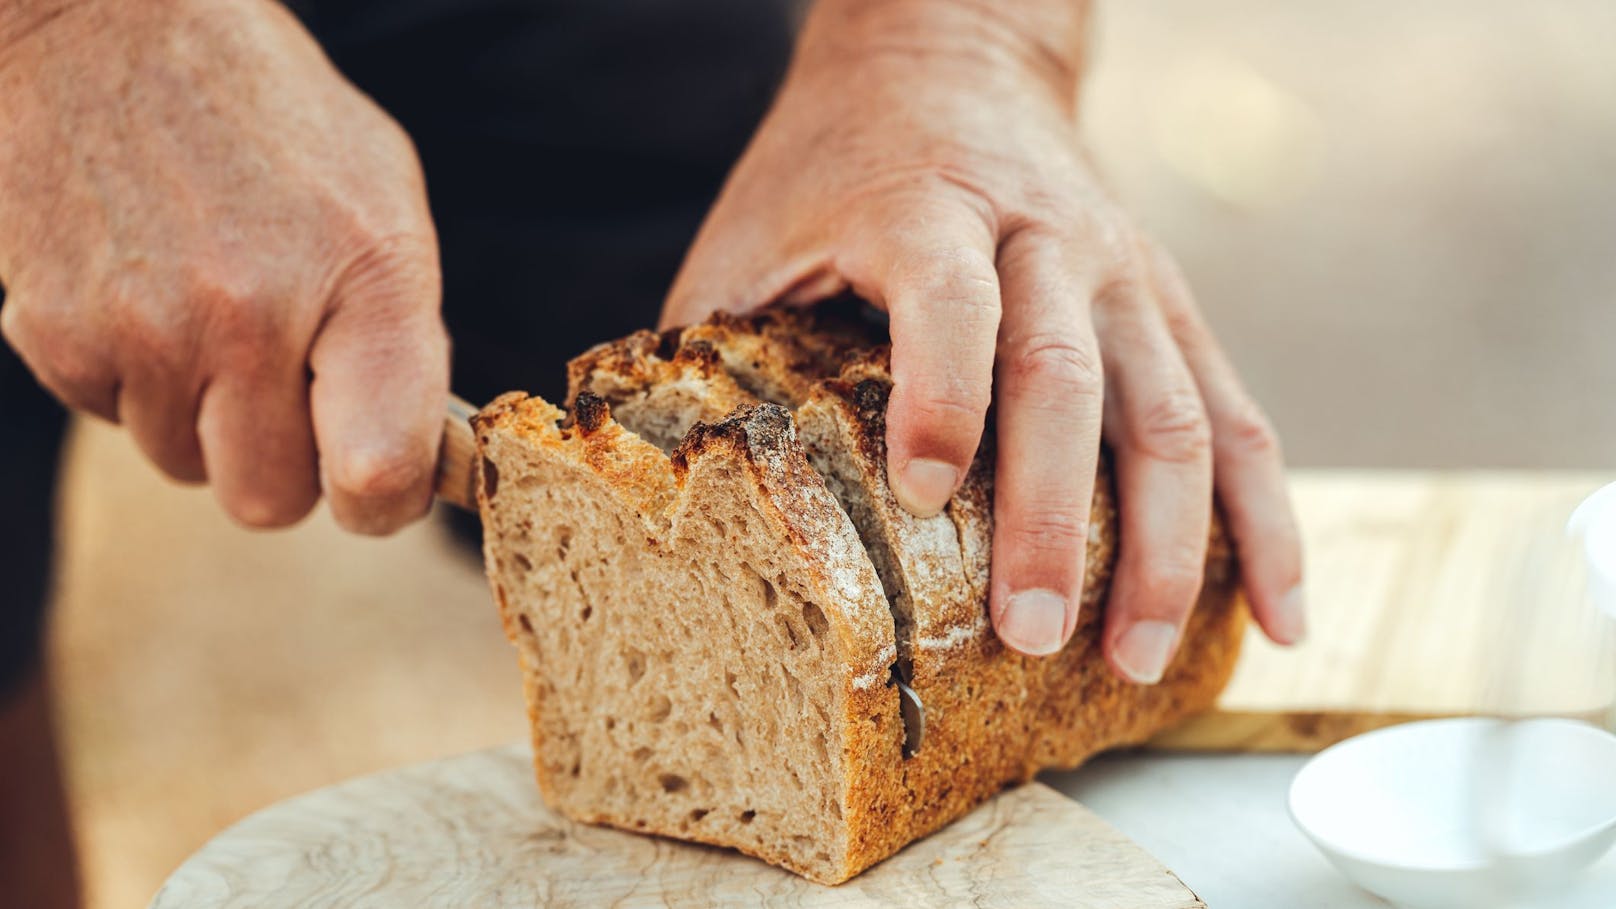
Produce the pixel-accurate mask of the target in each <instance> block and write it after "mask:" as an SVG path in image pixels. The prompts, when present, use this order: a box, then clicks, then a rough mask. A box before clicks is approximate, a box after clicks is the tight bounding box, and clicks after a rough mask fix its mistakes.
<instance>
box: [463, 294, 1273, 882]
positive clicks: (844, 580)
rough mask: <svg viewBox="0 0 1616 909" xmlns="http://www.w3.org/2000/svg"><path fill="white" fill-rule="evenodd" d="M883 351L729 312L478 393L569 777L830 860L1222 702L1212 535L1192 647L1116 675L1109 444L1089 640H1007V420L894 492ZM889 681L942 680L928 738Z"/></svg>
mask: <svg viewBox="0 0 1616 909" xmlns="http://www.w3.org/2000/svg"><path fill="white" fill-rule="evenodd" d="M886 362H887V360H886V349H885V347H884V338H883V337H882V336H881V332H880V330H879V329H878V328H877V327H875V326H872V325H869V324H867V323H864V322H862V321H861V320H859V319H858V318H856V317H855V316H853V315H852V314H851V313H850V312H848V311H838V310H834V309H830V308H824V307H822V308H820V309H817V310H786V309H777V310H770V311H766V312H765V313H763V314H760V315H758V316H754V317H751V318H747V319H736V318H730V317H716V318H714V319H713V320H711V321H709V322H707V323H705V324H703V325H698V326H693V327H690V328H687V329H684V330H683V331H676V332H669V333H665V334H663V335H655V334H652V333H649V332H642V333H639V334H636V335H634V336H631V337H629V338H627V339H624V340H622V341H619V342H614V343H612V344H607V345H603V346H601V347H597V348H596V349H594V350H592V351H590V352H588V353H587V354H585V355H583V356H581V357H579V358H578V359H577V360H575V361H574V362H573V363H572V364H571V367H570V369H569V383H570V392H569V411H568V412H566V413H564V412H563V411H561V410H559V409H557V408H555V407H552V406H551V405H549V404H547V403H545V402H543V401H540V400H538V399H533V398H527V397H525V396H523V395H520V394H513V395H506V396H504V397H502V398H500V399H499V400H497V401H495V402H494V403H493V404H491V405H490V406H489V407H488V408H486V409H485V410H484V411H483V412H482V413H481V414H480V415H479V416H478V417H477V418H476V419H475V421H474V424H475V428H476V433H477V438H478V445H479V449H480V451H481V453H482V459H481V467H480V473H481V482H480V488H479V500H480V505H481V509H482V513H483V518H484V524H485V528H486V530H487V544H486V557H487V564H488V571H489V577H490V580H491V582H492V584H493V588H494V593H495V597H496V599H497V600H498V602H499V605H500V610H501V615H502V616H503V620H504V623H505V629H506V632H507V634H508V635H509V636H510V638H511V639H512V641H513V642H515V643H516V645H517V648H518V651H519V653H520V658H521V661H522V668H523V676H524V679H525V680H526V686H527V696H528V706H529V713H530V717H531V720H532V725H533V733H534V750H535V756H536V762H537V770H538V777H539V782H540V786H541V788H542V790H543V792H544V794H545V797H546V798H547V799H548V800H549V801H550V802H551V803H552V804H554V805H555V806H557V807H558V808H560V809H561V810H562V811H564V812H565V813H567V814H568V815H569V816H572V817H574V818H578V819H582V820H586V821H593V822H602V823H608V824H611V825H614V826H618V827H624V828H627V829H632V830H644V831H647V832H653V833H659V834H663V835H667V836H674V837H678V838H681V839H691V840H699V841H702V842H709V843H715V844H718V845H724V846H732V847H735V848H738V849H740V850H742V851H745V852H748V853H750V854H753V855H756V856H758V857H760V858H763V859H764V860H766V861H770V862H773V863H775V864H778V865H781V866H783V867H786V868H789V869H791V870H793V871H796V872H798V873H800V874H803V875H805V876H807V877H809V878H812V879H814V880H818V881H822V882H827V883H834V882H838V881H841V880H845V879H846V878H848V877H850V876H852V875H854V874H856V873H858V871H860V870H862V869H863V868H865V867H867V866H869V865H870V864H872V863H874V862H876V861H879V860H880V859H882V858H884V857H886V856H887V855H890V854H891V853H893V852H895V851H897V850H898V849H900V848H902V846H903V845H904V844H905V843H908V842H909V841H911V840H913V839H915V838H917V837H919V836H923V835H925V834H926V833H929V832H930V831H932V830H935V829H937V828H938V827H940V826H941V825H943V824H945V823H947V822H948V821H949V820H951V819H953V818H955V817H957V816H959V815H960V814H963V813H964V812H965V811H967V810H969V809H970V808H971V807H972V806H974V805H975V804H977V803H979V802H980V801H982V800H983V799H985V798H987V797H988V796H990V795H992V794H993V793H994V792H996V791H997V790H998V789H1000V788H1002V787H1003V786H1005V785H1006V784H1009V783H1013V782H1016V781H1019V780H1023V779H1026V778H1028V777H1029V776H1031V775H1032V774H1033V773H1035V772H1036V771H1037V770H1039V769H1040V768H1043V767H1051V766H1060V767H1067V766H1073V765H1075V764H1077V763H1078V762H1080V761H1082V760H1083V759H1084V758H1086V757H1088V756H1089V755H1091V754H1093V753H1095V752H1096V751H1099V750H1101V749H1104V748H1107V747H1112V746H1115V745H1119V744H1124V743H1132V742H1137V741H1140V740H1142V739H1143V738H1145V737H1147V736H1148V735H1149V734H1150V733H1152V732H1153V731H1155V730H1157V729H1160V728H1162V727H1163V726H1166V725H1169V724H1171V723H1173V722H1175V721H1177V720H1178V719H1181V718H1182V717H1184V716H1186V715H1188V714H1189V713H1191V712H1194V711H1196V710H1200V709H1204V708H1205V707H1207V706H1209V705H1210V703H1211V701H1212V699H1213V697H1215V695H1216V693H1217V691H1218V690H1219V689H1220V688H1221V687H1222V685H1223V683H1224V682H1225V681H1226V679H1227V677H1228V675H1229V673H1230V671H1231V670H1232V668H1233V664H1234V659H1235V655H1236V652H1237V648H1238V642H1239V639H1240V634H1241V631H1242V628H1243V624H1244V616H1243V609H1242V608H1241V606H1240V603H1239V597H1238V592H1237V582H1236V578H1235V575H1234V570H1233V562H1232V558H1231V553H1230V551H1229V547H1228V545H1227V543H1226V542H1225V541H1224V538H1223V536H1222V534H1221V532H1218V531H1216V530H1215V531H1214V537H1213V540H1212V542H1211V546H1210V554H1209V558H1208V564H1207V583H1206V585H1205V587H1204V588H1203V592H1202V596H1201V599H1200V602H1199V604H1198V606H1197V608H1196V611H1195V615H1194V617H1193V619H1192V621H1191V624H1190V628H1189V630H1188V631H1187V633H1186V636H1185V645H1184V648H1183V651H1182V654H1181V656H1180V657H1179V658H1178V659H1177V660H1175V662H1174V664H1173V665H1172V666H1171V667H1170V668H1169V670H1168V673H1167V676H1166V677H1165V678H1164V680H1163V681H1162V682H1161V683H1160V684H1158V685H1155V686H1137V685H1132V684H1129V683H1126V682H1123V681H1122V680H1120V679H1118V678H1116V677H1115V676H1114V675H1113V674H1112V673H1110V672H1109V670H1108V669H1107V668H1106V666H1105V664H1104V662H1103V660H1102V658H1101V656H1100V653H1099V641H1098V638H1099V627H1100V625H1099V617H1100V616H1099V613H1100V607H1101V605H1102V603H1103V600H1104V595H1105V590H1106V587H1107V583H1108V581H1109V577H1110V571H1111V566H1112V563H1113V561H1114V549H1115V541H1116V534H1117V523H1116V509H1115V507H1114V504H1113V501H1112V499H1113V496H1112V491H1111V484H1110V481H1109V478H1108V476H1107V475H1106V474H1105V472H1104V470H1103V469H1102V476H1101V477H1100V482H1098V483H1097V485H1096V488H1097V491H1096V495H1095V500H1094V503H1093V510H1092V517H1091V521H1092V525H1093V527H1092V532H1091V534H1090V543H1089V553H1088V566H1089V576H1088V579H1087V581H1086V584H1085V589H1084V597H1083V600H1084V603H1083V607H1084V608H1083V615H1082V617H1081V618H1080V621H1079V625H1078V628H1077V631H1076V634H1075V635H1074V638H1073V639H1072V641H1071V642H1070V643H1069V644H1068V646H1067V647H1066V648H1065V649H1064V650H1063V651H1062V652H1061V653H1060V654H1058V655H1056V656H1054V657H1049V658H1045V659H1033V658H1027V657H1023V656H1021V655H1019V654H1016V653H1014V652H1011V651H1009V650H1007V649H1005V648H1004V647H1003V646H1002V645H1001V644H1000V643H999V642H998V639H997V638H996V637H995V636H994V635H993V633H992V631H991V629H990V628H989V626H988V623H987V613H986V602H987V589H988V587H987V580H988V568H989V566H988V553H989V547H990V543H991V537H992V525H991V501H992V499H991V497H992V491H991V469H990V465H991V463H992V459H991V451H990V448H991V436H990V437H989V441H988V442H987V443H986V444H985V445H984V450H983V452H980V453H979V455H978V457H977V460H976V463H975V465H973V469H972V471H971V474H970V477H969V479H968V482H967V483H966V484H965V486H964V488H963V489H962V490H961V491H960V493H959V494H957V495H956V496H955V498H954V500H953V501H952V502H951V503H950V505H949V507H948V508H947V509H946V510H945V512H944V513H943V514H941V515H938V516H936V517H932V518H917V517H915V516H913V515H910V514H909V513H907V512H905V511H903V510H902V509H901V508H899V507H898V505H897V503H896V502H895V500H894V499H893V496H892V493H891V491H890V490H889V489H888V488H887V486H886V471H885V450H884V444H885V443H884V435H885V429H884V423H883V414H884V412H885V405H886V398H887V394H888V392H889V391H890V379H889V377H888V371H887V367H886ZM899 682H902V683H904V684H905V685H907V686H909V687H910V688H912V690H913V691H914V692H915V694H916V695H917V696H918V698H919V700H920V702H921V703H922V704H923V705H924V712H925V734H924V738H923V739H922V740H920V741H918V742H917V741H914V740H913V739H915V738H918V736H917V735H916V734H915V730H914V729H913V723H911V729H910V730H909V732H908V733H906V730H905V724H904V721H903V715H902V709H901V705H900V698H899V696H898V691H899V690H900V689H899V685H898V683H899ZM906 735H907V738H908V739H909V740H908V741H906Z"/></svg>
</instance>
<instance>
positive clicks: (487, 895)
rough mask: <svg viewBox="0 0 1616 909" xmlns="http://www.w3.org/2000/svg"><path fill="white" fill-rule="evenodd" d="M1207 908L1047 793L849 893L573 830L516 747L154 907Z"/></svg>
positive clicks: (252, 854) (216, 850) (1026, 797)
mask: <svg viewBox="0 0 1616 909" xmlns="http://www.w3.org/2000/svg"><path fill="white" fill-rule="evenodd" d="M731 904H734V905H748V906H757V905H766V906H792V907H795V906H839V907H857V906H891V905H926V906H946V905H971V906H1005V907H1012V906H1014V907H1027V906H1067V907H1076V909H1086V907H1093V909H1099V907H1118V906H1127V907H1130V909H1193V907H1201V909H1204V904H1203V903H1202V902H1201V901H1200V900H1199V899H1197V898H1196V896H1195V894H1193V893H1191V892H1190V891H1189V889H1188V888H1186V887H1185V886H1184V885H1183V883H1182V882H1180V881H1179V880H1178V878H1176V877H1174V876H1173V875H1172V873H1171V872H1169V871H1168V870H1167V869H1166V868H1165V867H1163V866H1162V865H1161V864H1160V863H1159V862H1157V861H1156V860H1155V859H1153V858H1151V857H1150V856H1149V855H1148V854H1146V853H1145V852H1144V850H1142V849H1140V848H1139V847H1138V846H1136V845H1134V843H1132V842H1131V841H1129V840H1128V839H1127V838H1126V837H1124V836H1122V834H1120V833H1118V832H1117V831H1115V830H1114V829H1112V828H1111V827H1110V826H1109V825H1107V824H1106V823H1105V822H1104V821H1102V820H1100V819H1099V818H1098V817H1096V816H1095V815H1094V814H1092V813H1091V812H1089V811H1088V810H1087V809H1085V808H1084V807H1083V806H1081V805H1079V804H1077V803H1076V802H1073V801H1071V800H1070V799H1067V798H1065V797H1064V796H1062V795H1060V794H1059V793H1056V792H1055V791H1054V790H1052V789H1050V788H1048V787H1047V786H1043V785H1041V784H1037V783H1034V784H1030V785H1027V786H1022V787H1019V788H1017V789H1014V790H1010V791H1008V792H1006V793H1004V794H1002V795H1000V796H999V797H998V798H996V799H994V800H992V801H991V802H989V803H987V804H986V805H983V806H982V807H980V808H978V809H977V810H976V811H974V812H972V813H971V814H969V815H967V816H965V817H964V818H961V819H960V820H959V821H957V822H955V823H954V824H952V825H951V826H949V827H948V828H946V829H944V830H942V831H939V832H938V833H936V834H934V835H933V836H931V837H928V838H927V839H925V840H923V841H921V842H918V843H915V844H913V845H911V846H910V847H909V848H907V849H905V850H903V851H902V852H900V853H899V854H898V855H896V856H893V857H892V858H890V859H888V860H887V861H885V862H883V863H881V864H879V865H877V866H876V867H874V868H872V869H870V870H869V871H866V872H865V873H864V874H862V875H860V876H859V877H856V878H854V879H853V880H852V881H849V882H848V883H846V884H843V885H841V886H839V887H823V886H820V885H817V884H813V883H810V882H808V881H805V880H803V879H801V878H799V877H797V876H795V875H792V874H790V873H787V872H784V871H781V870H779V869H777V868H774V867H771V866H769V865H766V864H764V863H762V862H759V861H756V860H753V859H750V858H747V857H745V856H742V855H740V854H738V853H735V852H731V851H729V850H724V849H714V848H710V847H705V846H697V845H691V844H687V843H680V842H675V841H672V840H666V839H659V838H655V837H649V836H640V835H636V834H630V833H624V832H621V831H617V830H609V829H604V828H598V827H589V826H585V825H580V824H574V823H572V822H571V821H568V820H566V819H564V818H562V817H560V816H558V815H556V814H554V813H552V812H550V811H549V810H548V809H546V808H545V807H544V804H543V803H542V802H541V801H540V799H539V794H538V789H537V787H536V786H535V785H534V783H533V780H532V767H531V764H530V752H529V751H528V749H527V748H525V747H521V746H510V747H506V748H498V749H493V750H489V751H482V752H477V753H474V754H468V755H464V756H461V757H457V758H450V759H447V760H443V761H437V762H434V763H430V764H423V765H419V766H416V767H409V768H405V769H402V770H393V771H388V772H386V773H380V774H377V775H375V776H369V777H364V778H361V779H357V780H353V781H350V782H346V783H341V784H338V785H336V786H331V787H329V788H326V789H321V790H318V791H315V792H311V793H309V794H307V795H303V796H300V797H298V798H295V799H291V800H289V801H286V802H282V803H280V804H278V805H274V806H272V807H270V808H267V809H265V810H263V811H260V812H259V813H257V814H255V815H253V816H251V817H249V818H247V819H246V820H243V821H242V822H240V823H239V824H236V825H235V826H234V827H231V828H230V829H228V830H226V831H225V832H223V833H221V834H219V835H218V836H217V837H215V838H214V839H213V840H212V841H210V842H209V843H208V844H207V845H206V846H204V847H202V849H201V851H199V852H198V853H197V854H196V855H195V856H193V857H192V858H191V859H190V860H189V861H187V862H186V863H185V864H184V865H182V866H181V867H180V868H179V870H178V871H176V872H174V874H173V875H172V876H171V877H170V878H169V879H168V881H167V883H166V884H164V886H163V889H162V890H160V891H159V892H158V894H157V896H156V897H155V898H154V899H153V901H152V903H151V907H152V909H181V907H184V909H227V907H228V909H283V907H294V906H295V907H299V909H322V907H338V906H341V907H374V909H381V907H389V909H392V907H404V906H408V907H422V909H432V907H443V909H449V907H455V909H461V907H466V906H476V907H479V909H507V907H532V906H555V907H571V906H579V907H583V906H590V907H594V906H622V907H627V906H712V905H731Z"/></svg>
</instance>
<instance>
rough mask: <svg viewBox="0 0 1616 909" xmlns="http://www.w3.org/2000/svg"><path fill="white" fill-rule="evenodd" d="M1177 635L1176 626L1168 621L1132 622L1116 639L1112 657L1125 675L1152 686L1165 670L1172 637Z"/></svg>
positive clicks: (1171, 648) (1171, 650) (1171, 645)
mask: <svg viewBox="0 0 1616 909" xmlns="http://www.w3.org/2000/svg"><path fill="white" fill-rule="evenodd" d="M1177 636H1178V627H1177V626H1176V625H1174V624H1173V623H1172V622H1160V621H1156V620H1154V619H1151V620H1148V621H1144V622H1135V623H1134V624H1133V627H1132V628H1129V629H1128V630H1127V631H1124V632H1123V633H1122V637H1120V638H1117V645H1116V650H1115V652H1114V653H1113V654H1112V659H1113V660H1114V661H1115V662H1116V664H1117V668H1118V669H1121V670H1122V673H1123V674H1124V675H1126V676H1127V677H1128V678H1130V679H1133V680H1134V681H1135V682H1138V683H1139V684H1141V685H1154V684H1156V683H1157V682H1159V681H1161V678H1162V673H1164V672H1166V671H1167V659H1168V658H1169V657H1171V656H1172V654H1173V639H1174V638H1176V637H1177Z"/></svg>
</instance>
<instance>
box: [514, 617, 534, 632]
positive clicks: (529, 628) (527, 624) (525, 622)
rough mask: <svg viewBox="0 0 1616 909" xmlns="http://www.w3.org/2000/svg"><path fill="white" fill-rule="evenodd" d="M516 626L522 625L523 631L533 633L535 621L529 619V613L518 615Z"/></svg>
mask: <svg viewBox="0 0 1616 909" xmlns="http://www.w3.org/2000/svg"><path fill="white" fill-rule="evenodd" d="M516 624H518V625H521V626H522V630H523V631H525V632H527V633H528V634H532V633H533V620H532V619H530V618H528V617H527V613H525V612H524V613H522V614H521V615H518V616H517V617H516Z"/></svg>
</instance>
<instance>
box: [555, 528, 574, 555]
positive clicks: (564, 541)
mask: <svg viewBox="0 0 1616 909" xmlns="http://www.w3.org/2000/svg"><path fill="white" fill-rule="evenodd" d="M571 549H572V528H571V527H561V528H557V530H556V558H558V559H565V558H566V557H567V553H568V551H570V550H571Z"/></svg>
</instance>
